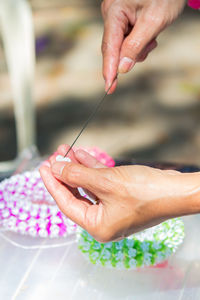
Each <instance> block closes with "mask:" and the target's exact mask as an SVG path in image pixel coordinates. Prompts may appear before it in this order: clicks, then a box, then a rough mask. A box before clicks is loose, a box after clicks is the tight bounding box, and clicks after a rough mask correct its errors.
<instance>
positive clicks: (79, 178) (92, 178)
mask: <svg viewBox="0 0 200 300" xmlns="http://www.w3.org/2000/svg"><path fill="white" fill-rule="evenodd" d="M100 170H103V169H93V168H87V167H85V166H83V165H80V164H73V163H66V162H56V163H54V164H53V165H52V168H51V171H52V173H53V175H54V176H55V177H56V178H57V179H59V180H60V181H62V182H63V183H65V184H67V185H69V186H71V187H74V188H77V187H80V186H81V187H82V188H84V189H87V190H89V191H90V192H92V193H94V194H96V193H97V192H98V191H100V190H103V188H104V183H103V181H104V176H102V174H100V172H99V171H100Z"/></svg>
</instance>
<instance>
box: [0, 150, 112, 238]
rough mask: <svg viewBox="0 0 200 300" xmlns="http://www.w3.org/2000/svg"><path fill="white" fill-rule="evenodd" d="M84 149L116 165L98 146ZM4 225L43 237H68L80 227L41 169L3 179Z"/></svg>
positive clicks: (0, 214) (0, 206)
mask: <svg viewBox="0 0 200 300" xmlns="http://www.w3.org/2000/svg"><path fill="white" fill-rule="evenodd" d="M82 149H84V150H86V151H87V152H89V153H90V154H91V155H93V156H94V157H95V158H96V159H97V160H99V161H100V162H101V163H103V164H104V165H106V166H107V167H113V166H114V165H115V162H114V160H113V159H112V158H111V157H110V156H109V155H108V154H107V153H105V152H103V151H101V150H100V149H98V148H96V147H94V148H82ZM0 225H1V226H3V227H4V228H5V229H6V230H9V231H14V232H18V233H21V234H26V235H31V236H33V237H43V238H45V237H51V238H54V237H61V236H62V237H64V236H67V235H70V234H72V233H74V232H76V229H77V225H76V224H75V223H74V222H72V221H71V220H69V219H68V218H67V217H65V216H64V215H63V214H62V213H61V211H60V210H59V208H58V207H57V205H56V204H55V201H54V199H53V198H52V197H51V195H50V194H49V193H48V191H47V190H46V188H45V186H44V184H43V182H42V179H41V177H40V174H39V171H38V170H37V169H36V170H33V171H30V172H25V173H23V174H18V175H15V176H12V177H11V178H9V179H5V180H4V181H2V182H1V183H0Z"/></svg>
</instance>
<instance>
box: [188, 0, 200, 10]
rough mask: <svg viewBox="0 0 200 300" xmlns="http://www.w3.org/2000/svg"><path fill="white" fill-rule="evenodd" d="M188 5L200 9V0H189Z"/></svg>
mask: <svg viewBox="0 0 200 300" xmlns="http://www.w3.org/2000/svg"><path fill="white" fill-rule="evenodd" d="M188 5H189V6H190V7H192V8H194V9H200V0H188Z"/></svg>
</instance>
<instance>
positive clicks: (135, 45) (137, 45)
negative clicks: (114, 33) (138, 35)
mask: <svg viewBox="0 0 200 300" xmlns="http://www.w3.org/2000/svg"><path fill="white" fill-rule="evenodd" d="M141 43H142V42H141V40H139V39H128V40H127V41H126V43H125V48H126V49H128V50H131V51H133V50H134V52H136V53H138V52H139V51H140V49H141Z"/></svg>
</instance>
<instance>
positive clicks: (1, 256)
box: [0, 215, 200, 300]
mask: <svg viewBox="0 0 200 300" xmlns="http://www.w3.org/2000/svg"><path fill="white" fill-rule="evenodd" d="M183 220H184V223H185V233H186V237H185V240H184V243H183V244H182V246H181V247H180V248H179V250H178V251H177V252H176V254H174V255H173V256H172V257H171V258H170V260H169V261H168V262H166V263H165V264H164V265H163V266H162V267H160V268H146V269H141V270H131V271H128V270H124V271H121V270H115V269H106V268H103V267H97V266H94V265H92V264H91V263H89V262H88V261H86V260H85V259H84V257H83V256H82V254H81V252H80V251H79V250H78V248H77V244H76V239H75V236H72V237H71V238H67V239H60V240H59V239H56V240H49V239H39V238H37V239H34V238H31V237H28V236H22V235H18V234H14V233H10V232H1V233H0V270H1V271H0V299H2V300H10V299H17V300H36V299H37V300H46V299H48V300H55V299H59V300H63V299H72V300H80V299H82V300H89V299H92V300H93V299H95V300H96V299H98V300H100V299H103V300H117V299H120V300H121V299H123V300H130V299H134V300H138V299H139V300H146V299H148V300H151V299H152V300H158V299H159V300H160V299H162V300H166V299H170V300H173V299H175V300H181V299H183V300H186V299H192V300H195V299H198V300H199V299H200V240H199V228H200V217H199V216H198V215H196V216H188V217H184V218H183ZM2 234H3V235H4V237H2ZM5 237H6V238H7V239H11V240H12V241H14V242H15V243H16V245H14V244H11V243H10V242H9V241H8V240H6V239H5ZM49 243H50V244H51V245H55V243H56V244H58V243H63V246H61V247H47V248H45V247H46V246H47V245H49ZM18 245H21V246H20V247H19V246H18ZM23 245H24V246H25V247H22V246H23ZM36 245H37V247H36V248H35V249H31V247H35V246H36ZM27 246H28V247H29V249H26V247H27ZM38 246H39V247H38Z"/></svg>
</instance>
